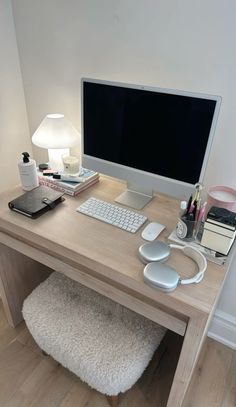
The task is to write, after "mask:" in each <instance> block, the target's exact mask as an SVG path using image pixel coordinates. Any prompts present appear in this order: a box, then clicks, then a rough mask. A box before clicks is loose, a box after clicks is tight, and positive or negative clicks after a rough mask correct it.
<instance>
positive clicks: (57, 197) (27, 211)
mask: <svg viewBox="0 0 236 407" xmlns="http://www.w3.org/2000/svg"><path fill="white" fill-rule="evenodd" d="M63 194H64V193H63V192H58V191H55V190H54V189H52V188H49V187H46V186H44V185H41V186H39V187H37V188H34V189H32V190H31V191H28V192H25V193H24V194H22V195H20V196H18V197H17V198H15V199H13V200H12V201H10V202H8V206H9V208H10V209H11V210H13V211H16V212H19V213H22V215H25V216H28V217H30V218H37V217H38V216H40V215H42V214H43V213H44V212H47V211H48V210H50V209H53V208H55V206H57V205H58V204H59V203H61V202H63V201H64V200H65V198H64V197H63Z"/></svg>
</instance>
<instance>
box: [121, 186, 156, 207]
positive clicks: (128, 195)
mask: <svg viewBox="0 0 236 407" xmlns="http://www.w3.org/2000/svg"><path fill="white" fill-rule="evenodd" d="M152 197H153V193H152V191H150V190H145V189H144V188H140V187H137V186H134V185H131V184H128V186H127V190H126V191H125V192H123V193H122V194H121V195H119V196H118V197H117V198H116V199H115V201H116V202H118V203H121V204H123V205H126V206H130V207H131V208H134V209H142V208H143V207H144V206H145V205H146V204H147V203H148V202H150V201H151V199H152Z"/></svg>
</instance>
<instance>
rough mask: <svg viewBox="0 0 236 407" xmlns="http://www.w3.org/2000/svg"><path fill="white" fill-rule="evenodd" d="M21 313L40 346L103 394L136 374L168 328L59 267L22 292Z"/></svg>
mask: <svg viewBox="0 0 236 407" xmlns="http://www.w3.org/2000/svg"><path fill="white" fill-rule="evenodd" d="M23 316H24V319H25V322H26V325H27V327H28V329H29V331H30V332H31V334H32V336H33V337H34V339H35V341H36V342H37V344H38V345H39V346H40V348H41V349H43V350H44V351H45V352H47V353H48V354H49V355H51V356H52V357H53V358H54V359H55V360H57V361H58V362H60V363H61V364H62V365H63V366H65V367H66V368H68V369H69V370H71V371H72V372H74V373H75V374H76V375H77V376H79V377H80V378H81V379H82V380H83V381H85V382H86V383H88V384H89V385H90V386H91V387H93V388H94V389H96V390H98V391H100V392H101V393H104V394H107V395H116V394H118V393H120V392H124V391H126V390H127V389H129V388H130V387H131V386H132V385H133V384H134V383H135V382H136V381H137V380H138V378H139V377H140V376H141V375H142V373H143V371H144V369H145V368H146V367H147V365H148V363H149V361H150V360H151V358H152V356H153V354H154V352H155V350H156V348H157V347H158V345H159V343H160V341H161V340H162V338H163V336H164V334H165V332H166V329H165V328H163V327H161V326H159V325H157V324H155V323H154V322H152V321H150V320H148V319H146V318H144V317H142V316H140V315H138V314H136V313H134V312H132V311H130V310H128V309H127V308H125V307H123V306H121V305H119V304H117V303H115V302H113V301H112V300H110V299H108V298H106V297H103V296H102V295H100V294H98V293H96V292H95V291H93V290H91V289H89V288H86V287H85V286H82V285H81V284H79V283H77V282H75V281H73V280H71V279H69V278H68V277H65V276H64V275H63V274H60V273H57V272H54V273H53V274H51V276H50V277H49V278H48V279H47V280H46V281H44V282H43V283H42V284H40V285H39V286H38V287H37V288H36V289H35V290H34V291H33V292H32V293H31V294H30V295H29V296H28V297H27V298H26V300H25V301H24V305H23Z"/></svg>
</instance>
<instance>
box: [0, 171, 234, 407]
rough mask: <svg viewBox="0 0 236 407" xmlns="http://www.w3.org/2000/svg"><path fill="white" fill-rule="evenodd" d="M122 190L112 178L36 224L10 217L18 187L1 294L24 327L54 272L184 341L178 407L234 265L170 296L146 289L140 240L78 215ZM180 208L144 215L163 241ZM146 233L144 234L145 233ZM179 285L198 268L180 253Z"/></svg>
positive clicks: (4, 238) (176, 260)
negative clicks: (38, 291)
mask: <svg viewBox="0 0 236 407" xmlns="http://www.w3.org/2000/svg"><path fill="white" fill-rule="evenodd" d="M124 188H125V186H124V184H122V183H119V182H116V181H114V180H111V179H108V178H101V180H100V182H99V183H98V184H96V185H94V186H93V187H91V188H90V189H88V190H86V191H84V192H83V193H82V194H81V195H79V196H78V197H77V198H71V197H69V196H68V197H67V196H66V201H65V202H64V203H62V204H61V205H59V206H58V207H57V208H56V209H54V210H53V211H51V212H48V213H46V214H44V215H43V216H42V217H40V218H38V219H37V220H32V219H28V218H27V217H25V216H22V215H20V214H17V213H15V212H12V211H10V210H9V209H8V207H7V203H8V201H9V200H10V199H13V198H15V197H16V196H18V195H20V194H21V193H22V190H21V188H20V187H17V188H15V189H13V190H11V191H9V192H6V193H4V194H1V196H0V202H1V203H0V260H1V261H0V289H1V296H2V300H3V304H4V309H5V312H6V315H7V317H8V321H9V323H10V324H11V325H12V326H16V325H17V324H18V323H19V322H20V321H21V320H22V315H21V307H22V303H23V300H24V298H25V297H26V296H27V295H28V294H29V292H31V290H32V289H33V288H34V287H35V286H36V285H37V284H39V282H40V281H42V280H43V279H45V277H46V276H47V274H48V272H50V271H51V269H53V270H57V271H59V272H62V273H64V274H66V275H67V276H69V277H71V278H72V279H75V280H77V281H79V282H81V283H82V284H84V285H86V286H88V287H90V288H93V289H94V290H96V291H98V292H99V293H101V294H103V295H105V296H107V297H109V298H112V299H113V300H114V301H117V302H118V303H121V304H123V305H125V306H127V307H128V308H130V309H132V310H134V311H136V312H138V313H140V314H142V315H144V316H146V317H148V318H150V319H152V320H153V321H155V322H157V323H159V324H161V325H163V326H165V327H166V328H168V329H170V330H172V331H174V332H176V333H178V334H179V335H182V336H184V341H183V346H182V350H181V353H180V357H179V361H178V365H177V369H176V372H175V376H174V380H173V383H172V387H171V391H170V395H169V399H168V403H167V406H168V407H180V406H181V404H182V402H183V399H184V395H185V393H186V390H187V387H188V385H189V382H190V379H191V375H192V372H193V369H194V366H195V363H196V361H197V357H198V355H199V352H200V349H201V345H202V342H203V339H204V337H205V335H206V333H207V328H208V324H209V322H210V320H211V316H212V314H213V312H214V308H215V305H216V302H217V299H218V296H219V294H220V291H221V289H222V286H223V283H224V280H225V277H226V273H227V270H228V268H229V262H228V264H227V265H224V266H216V265H215V264H213V263H210V262H208V268H207V271H206V273H205V278H204V280H203V281H202V282H201V283H200V284H198V285H195V284H192V285H189V286H179V287H178V288H177V289H176V290H175V291H174V292H172V293H170V294H165V293H162V292H160V291H158V290H156V289H155V288H151V287H149V286H148V285H146V284H145V283H144V282H143V274H142V273H143V264H142V263H141V261H140V260H139V258H138V247H139V246H140V245H141V244H142V243H143V242H144V241H143V240H142V238H141V231H139V232H137V233H136V234H135V235H133V234H130V233H128V232H125V231H122V230H120V229H118V228H115V227H113V226H110V225H108V224H105V223H103V222H100V221H97V220H94V219H91V218H89V217H87V216H85V215H82V214H79V213H78V212H76V211H75V209H76V207H77V206H78V205H79V204H80V203H82V202H83V201H84V200H85V199H87V198H88V197H89V196H96V197H100V198H101V199H104V200H107V201H112V202H113V200H114V198H115V197H116V196H117V195H119V194H120V193H121V192H123V190H124ZM178 211H179V202H178V201H176V200H174V199H172V198H169V197H166V196H161V195H156V197H155V198H154V199H153V200H152V201H151V202H150V203H149V204H148V205H147V206H146V207H145V208H144V210H143V213H145V214H146V215H147V216H148V219H149V221H153V220H157V221H159V222H160V223H163V224H164V225H166V226H167V228H166V229H165V231H164V232H163V233H162V235H161V237H162V238H163V240H165V239H166V238H167V236H168V235H169V234H170V232H171V231H172V230H173V229H174V227H175V223H176V219H177V215H178ZM141 230H142V229H141ZM168 263H169V264H172V265H174V266H175V267H176V269H177V270H178V271H179V272H180V273H181V275H182V277H185V278H186V277H189V276H191V275H193V274H194V273H195V272H196V270H195V268H194V267H195V265H194V264H193V262H192V261H191V260H190V259H188V258H185V257H184V256H183V255H181V253H179V252H178V251H173V252H172V254H171V258H170V260H169V261H168Z"/></svg>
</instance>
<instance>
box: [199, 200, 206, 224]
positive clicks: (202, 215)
mask: <svg viewBox="0 0 236 407" xmlns="http://www.w3.org/2000/svg"><path fill="white" fill-rule="evenodd" d="M206 204H207V203H206V202H205V203H204V204H203V205H202V207H201V208H200V209H199V212H198V218H197V221H198V222H201V221H202V219H203V217H204V214H205V210H206Z"/></svg>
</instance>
